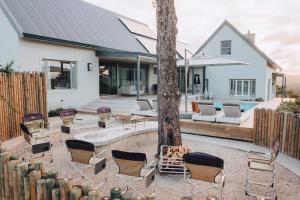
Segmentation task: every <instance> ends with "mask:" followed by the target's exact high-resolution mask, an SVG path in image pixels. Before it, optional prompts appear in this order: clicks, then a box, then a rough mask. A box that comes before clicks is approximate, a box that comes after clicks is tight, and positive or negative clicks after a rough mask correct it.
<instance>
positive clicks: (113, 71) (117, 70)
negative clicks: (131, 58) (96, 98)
mask: <svg viewBox="0 0 300 200" xmlns="http://www.w3.org/2000/svg"><path fill="white" fill-rule="evenodd" d="M148 70H149V65H144V64H141V70H140V86H141V88H144V89H145V91H144V92H145V93H147V92H148ZM136 85H137V65H136V63H129V62H108V61H104V62H100V66H99V87H100V94H109V95H114V94H118V90H119V89H120V88H121V87H122V86H125V87H126V86H136Z"/></svg>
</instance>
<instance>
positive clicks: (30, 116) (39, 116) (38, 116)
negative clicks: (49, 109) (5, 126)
mask: <svg viewBox="0 0 300 200" xmlns="http://www.w3.org/2000/svg"><path fill="white" fill-rule="evenodd" d="M35 120H44V117H43V115H42V114H41V113H30V114H25V115H24V116H23V117H22V122H23V123H24V122H30V121H35Z"/></svg>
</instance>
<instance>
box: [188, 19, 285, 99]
mask: <svg viewBox="0 0 300 200" xmlns="http://www.w3.org/2000/svg"><path fill="white" fill-rule="evenodd" d="M201 55H208V56H213V57H221V58H226V59H233V60H238V61H243V62H245V63H248V64H247V65H226V66H225V65H224V66H206V67H205V66H203V67H201V68H197V69H194V72H193V74H194V77H193V78H192V73H190V75H189V76H190V78H189V79H190V81H191V80H193V81H194V84H195V83H197V80H198V77H195V76H199V77H200V81H198V83H199V85H200V87H201V92H204V91H205V90H207V92H208V93H212V94H213V97H214V98H215V99H230V100H244V99H252V100H253V99H256V98H262V99H264V100H270V99H272V98H273V97H275V95H276V77H278V76H280V77H282V76H283V74H282V69H281V67H280V66H279V65H277V64H276V63H275V62H274V61H273V60H272V59H271V58H269V57H268V56H267V55H265V54H264V53H263V52H262V51H261V50H260V49H259V48H258V47H257V46H256V45H255V34H250V33H248V34H242V33H240V32H239V31H238V30H237V29H236V28H235V27H234V26H233V25H232V24H230V23H229V22H228V21H224V22H223V23H222V24H221V26H220V27H218V29H217V30H216V31H215V32H214V33H213V34H212V35H211V36H210V37H209V38H208V39H207V40H206V41H205V42H204V44H203V45H202V46H201V47H200V48H199V49H198V51H197V52H196V53H195V55H194V56H193V57H197V56H201ZM202 86H203V87H202Z"/></svg>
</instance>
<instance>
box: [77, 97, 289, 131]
mask: <svg viewBox="0 0 300 200" xmlns="http://www.w3.org/2000/svg"><path fill="white" fill-rule="evenodd" d="M141 98H142V99H150V100H151V99H156V98H157V96H156V95H144V96H142V97H141ZM184 98H185V96H182V97H181V102H180V111H181V112H184V111H185V101H184ZM196 98H197V95H191V94H189V95H188V100H187V109H188V112H192V106H191V102H192V101H193V100H196ZM287 100H290V99H284V101H287ZM209 101H211V100H209ZM214 101H220V102H223V101H226V102H227V101H229V100H221V99H220V100H218V99H215V100H214ZM280 103H281V99H280V98H277V99H273V100H271V101H266V102H260V103H259V104H258V105H257V108H267V109H268V108H269V109H276V108H277V107H278V106H279V105H280ZM102 106H107V107H110V108H111V109H112V112H113V113H116V114H126V115H128V114H131V113H132V112H133V111H136V110H138V109H139V107H138V105H137V103H136V96H119V95H109V96H100V97H99V99H98V100H96V101H94V102H91V103H90V104H88V105H87V106H84V107H82V108H81V109H79V110H80V111H83V112H89V113H96V110H97V108H99V107H102ZM248 112H249V113H247V114H248V115H249V116H250V117H249V118H248V119H247V120H246V121H245V122H244V123H243V124H241V125H240V126H241V127H246V128H252V127H253V117H252V116H253V115H254V109H252V110H249V111H248Z"/></svg>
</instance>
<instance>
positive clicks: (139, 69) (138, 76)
mask: <svg viewBox="0 0 300 200" xmlns="http://www.w3.org/2000/svg"><path fill="white" fill-rule="evenodd" d="M140 71H141V58H140V56H137V70H136V72H137V75H136V77H137V87H136V89H137V91H136V98H137V99H140V79H141V77H140V76H141V73H140Z"/></svg>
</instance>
